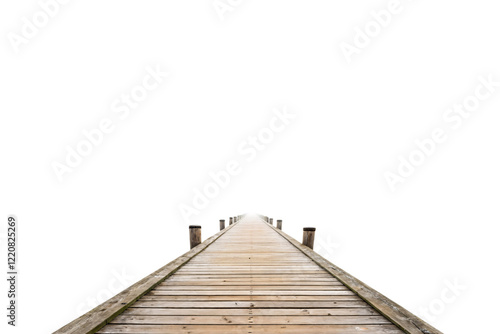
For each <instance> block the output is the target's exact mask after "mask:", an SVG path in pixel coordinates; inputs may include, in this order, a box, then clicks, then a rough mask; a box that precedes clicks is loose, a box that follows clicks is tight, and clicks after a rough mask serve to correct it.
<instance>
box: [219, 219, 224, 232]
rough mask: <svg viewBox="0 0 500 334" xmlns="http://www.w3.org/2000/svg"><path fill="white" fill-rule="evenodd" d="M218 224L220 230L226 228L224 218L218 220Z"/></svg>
mask: <svg viewBox="0 0 500 334" xmlns="http://www.w3.org/2000/svg"><path fill="white" fill-rule="evenodd" d="M219 226H220V230H221V231H222V230H223V229H225V228H226V221H225V220H224V219H221V220H219Z"/></svg>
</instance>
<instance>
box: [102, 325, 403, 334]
mask: <svg viewBox="0 0 500 334" xmlns="http://www.w3.org/2000/svg"><path fill="white" fill-rule="evenodd" d="M99 333H102V334H104V333H107V334H113V333H114V334H119V333H134V334H144V333H151V334H154V333H156V334H160V333H161V334H180V333H181V334H182V333H183V334H221V333H230V334H248V333H253V334H258V333H261V334H285V333H286V334H332V333H337V334H360V333H370V334H401V331H400V330H399V329H398V328H396V327H395V326H394V325H113V324H110V325H108V326H106V327H105V328H103V329H102V330H100V331H99Z"/></svg>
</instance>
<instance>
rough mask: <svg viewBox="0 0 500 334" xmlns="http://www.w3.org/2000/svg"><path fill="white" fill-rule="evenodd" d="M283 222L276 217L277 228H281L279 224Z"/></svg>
mask: <svg viewBox="0 0 500 334" xmlns="http://www.w3.org/2000/svg"><path fill="white" fill-rule="evenodd" d="M282 224H283V221H282V220H281V219H278V220H277V221H276V227H277V228H278V230H281V225H282Z"/></svg>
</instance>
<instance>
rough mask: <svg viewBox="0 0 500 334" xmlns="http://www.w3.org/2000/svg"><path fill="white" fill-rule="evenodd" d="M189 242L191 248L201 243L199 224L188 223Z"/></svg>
mask: <svg viewBox="0 0 500 334" xmlns="http://www.w3.org/2000/svg"><path fill="white" fill-rule="evenodd" d="M189 243H190V244H191V248H193V247H196V246H198V245H199V244H201V226H200V225H189Z"/></svg>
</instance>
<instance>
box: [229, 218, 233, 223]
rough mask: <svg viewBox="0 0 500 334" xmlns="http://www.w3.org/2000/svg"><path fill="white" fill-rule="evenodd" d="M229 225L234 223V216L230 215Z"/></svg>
mask: <svg viewBox="0 0 500 334" xmlns="http://www.w3.org/2000/svg"><path fill="white" fill-rule="evenodd" d="M229 225H233V217H229Z"/></svg>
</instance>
